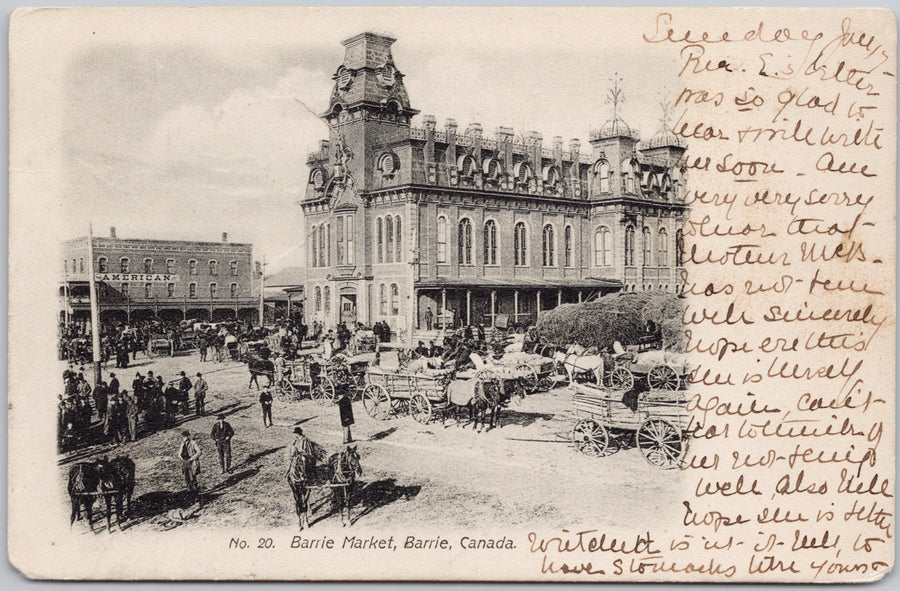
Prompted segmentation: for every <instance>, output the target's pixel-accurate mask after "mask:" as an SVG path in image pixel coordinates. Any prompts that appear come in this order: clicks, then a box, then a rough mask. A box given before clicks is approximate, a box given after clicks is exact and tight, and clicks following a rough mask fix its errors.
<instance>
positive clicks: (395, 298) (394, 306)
mask: <svg viewBox="0 0 900 591" xmlns="http://www.w3.org/2000/svg"><path fill="white" fill-rule="evenodd" d="M399 313H400V290H399V289H397V284H396V283H392V284H391V316H396V315H397V314H399Z"/></svg>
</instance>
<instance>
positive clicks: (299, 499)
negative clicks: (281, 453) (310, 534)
mask: <svg viewBox="0 0 900 591" xmlns="http://www.w3.org/2000/svg"><path fill="white" fill-rule="evenodd" d="M315 458H316V454H315V453H310V454H295V455H294V457H293V458H292V460H291V467H290V468H289V469H288V474H287V481H288V484H289V485H290V487H291V492H292V493H293V494H294V504H295V509H296V511H297V518H298V520H299V521H300V529H301V530H302V529H304V527H310V521H309V512H310V505H309V497H310V492H311V489H312V488H315V487H317V486H322V485H326V486H328V487H329V488H331V490H332V495H333V496H332V500H333V501H337V503H339V504H340V510H341V524H342V525H343V526H344V527H346V526H348V525H350V523H351V519H350V502H351V496H352V494H353V485H354V484H355V483H356V478H357V477H358V476H361V475H362V466H361V465H360V462H359V451H358V450H357V449H356V446H355V445H352V446H347V447H346V448H344V450H343V451H341V452H340V453H336V454H332V455H331V456H330V457H329V458H328V461H327V462H326V463H325V465H324V466H322V468H323V470H322V471H321V472H322V473H321V474H320V475H319V476H320V477H319V478H316V476H317V474H316V472H317V470H316V468H317V466H316V465H315ZM318 483H322V484H318Z"/></svg>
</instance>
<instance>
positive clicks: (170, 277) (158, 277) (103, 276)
mask: <svg viewBox="0 0 900 591" xmlns="http://www.w3.org/2000/svg"><path fill="white" fill-rule="evenodd" d="M94 281H105V282H107V283H112V282H118V281H135V282H137V283H177V282H178V275H176V274H174V273H94Z"/></svg>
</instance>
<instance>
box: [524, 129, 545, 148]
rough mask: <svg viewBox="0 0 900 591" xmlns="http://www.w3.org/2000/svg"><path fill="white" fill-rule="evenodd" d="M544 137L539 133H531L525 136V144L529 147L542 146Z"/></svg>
mask: <svg viewBox="0 0 900 591" xmlns="http://www.w3.org/2000/svg"><path fill="white" fill-rule="evenodd" d="M543 141H544V136H543V135H541V132H539V131H529V132H528V133H526V134H525V143H526V144H527V145H529V146H540V145H541V142H543Z"/></svg>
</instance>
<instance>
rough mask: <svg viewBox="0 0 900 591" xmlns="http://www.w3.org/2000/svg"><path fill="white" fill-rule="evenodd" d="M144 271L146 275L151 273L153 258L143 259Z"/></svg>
mask: <svg viewBox="0 0 900 591" xmlns="http://www.w3.org/2000/svg"><path fill="white" fill-rule="evenodd" d="M144 273H147V274H148V275H149V274H150V273H153V259H151V258H149V257H148V258H146V259H144Z"/></svg>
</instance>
